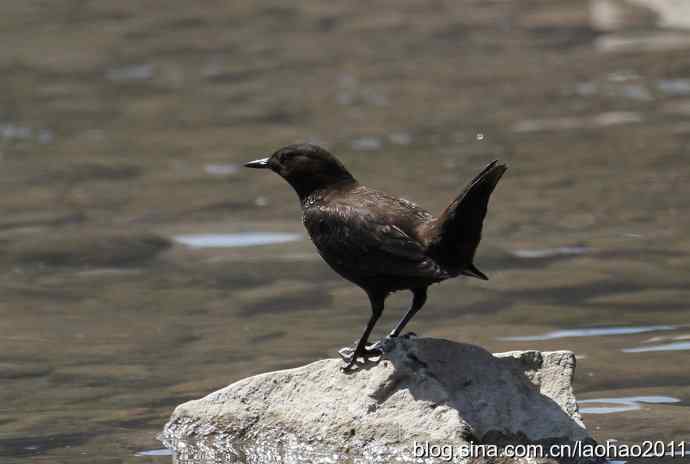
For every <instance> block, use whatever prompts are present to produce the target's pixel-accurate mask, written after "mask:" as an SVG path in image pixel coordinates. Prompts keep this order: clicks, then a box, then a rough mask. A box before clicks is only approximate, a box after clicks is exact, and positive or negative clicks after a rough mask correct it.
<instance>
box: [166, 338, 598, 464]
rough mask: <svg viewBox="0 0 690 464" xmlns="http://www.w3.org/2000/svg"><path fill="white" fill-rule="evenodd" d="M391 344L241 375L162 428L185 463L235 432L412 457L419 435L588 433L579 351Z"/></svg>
mask: <svg viewBox="0 0 690 464" xmlns="http://www.w3.org/2000/svg"><path fill="white" fill-rule="evenodd" d="M385 349H386V353H385V355H384V358H383V360H382V361H381V362H380V363H378V364H375V365H370V366H366V367H364V368H361V369H359V370H357V371H355V372H352V373H343V372H342V371H341V367H342V365H343V362H342V361H341V360H336V359H325V360H321V361H317V362H314V363H311V364H308V365H306V366H303V367H298V368H295V369H289V370H283V371H277V372H269V373H265V374H261V375H257V376H254V377H249V378H246V379H244V380H240V381H238V382H235V383H233V384H232V385H230V386H228V387H225V388H223V389H221V390H218V391H216V392H214V393H211V394H210V395H208V396H206V397H205V398H202V399H199V400H194V401H190V402H187V403H184V404H182V405H180V406H178V407H177V408H176V409H175V412H174V413H173V415H172V417H171V419H170V421H169V422H168V424H167V425H166V427H165V431H164V433H163V435H162V439H163V441H164V442H165V443H166V444H168V445H169V446H172V447H173V448H175V449H176V451H177V452H178V453H180V452H182V454H181V455H178V462H181V463H182V462H186V461H185V458H184V456H187V457H188V458H190V459H191V458H192V457H193V458H195V459H198V457H199V455H198V453H199V452H200V450H202V451H203V456H205V459H207V458H209V456H210V455H213V459H216V458H218V457H221V458H222V457H227V456H228V455H234V453H235V452H236V450H237V448H236V445H237V440H241V441H242V442H243V445H242V446H243V448H242V449H243V451H242V453H241V454H242V455H243V456H244V458H245V459H246V460H248V461H251V462H254V461H255V460H256V459H258V461H256V462H307V461H322V460H323V459H315V458H314V456H320V457H321V458H323V457H324V456H330V457H331V458H333V459H335V460H336V461H338V460H339V459H340V458H343V457H344V456H345V457H346V459H349V460H350V461H352V462H359V461H361V462H367V460H371V459H372V456H379V457H380V456H388V457H392V456H397V458H400V459H403V460H412V454H411V453H412V451H411V447H412V445H413V442H414V441H415V440H416V441H417V442H423V441H430V442H432V443H434V444H438V445H454V446H459V445H462V444H466V443H469V442H474V443H482V444H496V445H499V446H503V445H506V444H508V443H543V444H550V443H554V442H558V443H567V442H574V441H578V440H583V441H591V438H590V436H589V434H588V433H587V431H586V429H585V427H584V424H583V423H582V420H581V418H580V416H579V414H578V412H577V404H576V402H575V397H574V396H573V391H572V377H573V372H574V368H575V356H574V355H573V353H572V352H569V351H553V352H544V353H541V352H538V351H521V352H518V351H514V352H509V353H501V354H496V355H492V354H491V353H489V352H487V351H486V350H484V349H482V348H480V347H478V346H473V345H467V344H461V343H455V342H451V341H447V340H441V339H433V338H419V339H417V338H412V339H406V338H398V339H394V340H390V341H388V342H387V343H386V346H385ZM201 441H203V442H204V445H203V446H197V447H196V448H194V445H193V444H194V443H197V444H198V443H200V442H201ZM190 443H191V444H192V446H191V447H190ZM209 443H210V444H209ZM546 448H547V447H546ZM190 449H192V450H195V451H194V452H190ZM214 450H215V451H214ZM296 450H297V451H296ZM195 453H197V454H195ZM214 453H215V455H214ZM190 456H191V457H190ZM252 456H253V457H254V458H255V459H250V457H252ZM267 456H269V457H267ZM271 456H272V457H273V458H271ZM337 457H340V458H337ZM274 458H275V459H274ZM329 459H330V458H329ZM343 459H345V458H343ZM457 461H459V462H462V461H463V460H462V459H459V460H457ZM213 462H215V461H213ZM472 462H473V463H481V462H486V461H484V460H482V459H479V460H476V459H475V460H473V461H472ZM515 462H525V463H526V462H542V461H540V460H537V461H535V460H533V459H527V460H522V459H520V460H517V461H515ZM581 462H586V460H583V461H581Z"/></svg>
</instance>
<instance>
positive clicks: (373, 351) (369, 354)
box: [338, 345, 383, 371]
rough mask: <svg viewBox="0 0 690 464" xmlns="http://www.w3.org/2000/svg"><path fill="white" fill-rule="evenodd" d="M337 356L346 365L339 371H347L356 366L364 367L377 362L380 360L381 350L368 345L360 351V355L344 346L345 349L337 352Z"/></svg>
mask: <svg viewBox="0 0 690 464" xmlns="http://www.w3.org/2000/svg"><path fill="white" fill-rule="evenodd" d="M338 354H339V355H340V357H341V358H342V359H343V361H345V362H346V363H347V364H346V365H345V367H342V368H341V370H343V371H349V370H350V369H352V368H353V367H355V366H356V365H366V364H369V363H377V362H379V361H380V360H381V355H383V350H381V349H379V348H376V347H373V346H372V345H369V346H367V347H366V348H364V349H363V350H361V352H360V353H357V352H356V350H354V349H352V348H351V347H349V346H346V347H345V348H341V349H340V350H338ZM360 360H361V361H360Z"/></svg>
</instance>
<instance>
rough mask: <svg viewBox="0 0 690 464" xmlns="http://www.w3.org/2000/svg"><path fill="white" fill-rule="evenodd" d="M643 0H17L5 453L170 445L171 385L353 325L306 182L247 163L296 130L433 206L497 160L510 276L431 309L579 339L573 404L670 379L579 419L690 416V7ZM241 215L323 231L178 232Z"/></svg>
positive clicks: (454, 317) (214, 380) (146, 458)
mask: <svg viewBox="0 0 690 464" xmlns="http://www.w3.org/2000/svg"><path fill="white" fill-rule="evenodd" d="M658 1H661V0H658ZM636 3H637V4H641V3H645V2H640V1H637V2H636ZM647 3H649V2H647ZM662 3H663V2H662ZM667 3H668V2H667ZM675 3H676V4H677V5H680V4H681V3H680V2H675ZM624 4H625V2H618V1H614V0H610V1H609V0H594V1H592V2H588V1H582V0H550V1H542V0H524V1H520V2H504V1H485V0H482V1H478V0H477V1H474V0H472V1H467V2H441V3H434V4H429V5H425V6H424V7H422V6H421V5H420V4H418V3H416V2H407V1H401V2H396V4H395V5H391V4H375V5H370V4H367V5H364V4H362V5H360V4H357V3H338V4H326V3H323V2H300V3H298V4H296V5H286V4H282V3H271V2H259V3H251V4H244V3H241V2H240V3H237V2H219V3H204V5H203V7H201V6H199V5H197V4H195V3H191V2H180V1H177V0H171V1H167V2H165V3H160V4H158V3H155V2H154V3H150V4H149V3H147V8H143V7H142V6H141V5H140V2H134V1H129V0H125V1H121V2H109V1H105V0H96V1H91V2H81V1H72V0H57V1H52V2H42V3H36V2H24V1H18V0H17V1H8V2H4V3H3V14H2V16H1V17H0V27H2V31H3V47H2V50H0V66H1V67H2V72H1V73H0V88H1V89H2V91H1V92H0V210H1V211H2V215H1V216H0V244H1V245H2V247H1V248H0V295H2V298H1V299H0V381H1V382H2V388H0V400H1V404H2V408H1V411H2V412H1V414H0V461H1V462H3V463H10V464H13V463H18V462H26V461H30V462H37V463H43V462H45V463H55V462H60V463H70V464H72V463H77V464H82V463H84V464H86V463H89V464H106V463H122V462H124V463H166V464H167V463H170V462H171V457H170V456H167V455H166V454H165V453H161V454H159V453H156V452H153V453H152V452H151V451H156V450H159V449H160V447H161V445H160V443H159V442H158V441H157V440H156V438H155V437H156V434H157V433H158V432H159V431H160V430H161V428H162V426H163V424H164V423H165V421H166V420H167V418H168V416H169V414H170V412H171V411H172V409H173V408H174V406H175V405H177V404H179V403H181V402H183V401H186V400H189V399H192V398H197V397H199V396H201V395H204V394H206V393H208V392H210V391H212V390H214V389H217V388H219V387H221V386H224V385H226V384H228V383H230V382H232V381H235V380H237V379H240V378H243V377H246V376H248V375H252V374H255V373H258V372H262V371H267V370H272V369H277V368H286V367H291V366H297V365H300V364H303V363H306V362H309V361H313V360H315V359H319V358H322V357H324V356H335V353H336V350H337V349H338V348H340V347H341V346H344V345H347V344H350V343H351V342H352V341H353V340H354V339H355V338H357V337H358V336H359V334H360V331H361V330H362V328H363V324H364V323H365V320H366V318H367V316H368V312H369V309H368V308H367V303H366V298H365V296H364V294H363V292H361V291H360V290H359V289H357V288H355V287H353V286H352V285H350V284H348V283H347V282H344V281H343V280H342V279H340V278H339V277H338V276H337V275H336V274H334V273H333V272H332V271H330V270H329V269H328V268H327V266H326V265H325V264H324V263H323V262H322V261H321V259H320V258H319V257H318V255H317V254H316V252H315V251H314V249H313V247H312V245H311V243H310V242H309V241H308V240H306V235H305V232H304V230H303V229H302V225H301V220H300V217H299V207H298V204H297V201H296V196H295V195H294V193H293V192H291V191H290V190H289V187H288V186H287V185H286V184H285V183H284V182H283V181H282V180H280V179H279V178H277V177H276V176H272V175H269V174H268V173H265V172H260V171H259V172H257V171H251V172H245V170H243V169H241V168H238V166H241V164H242V163H243V162H245V161H248V160H252V159H256V158H258V157H261V156H265V155H266V154H268V153H270V152H271V151H272V150H274V149H275V148H277V147H280V146H282V145H285V144H287V143H292V142H295V141H303V140H307V141H311V142H316V143H320V144H323V145H325V146H327V147H329V148H330V149H332V150H333V151H334V152H335V153H336V154H338V155H339V156H340V158H341V159H342V160H343V162H344V163H345V164H346V165H347V166H348V167H349V168H350V169H351V170H352V172H353V173H354V174H355V175H356V176H357V177H358V178H359V179H360V180H361V181H362V182H364V183H367V184H370V185H372V186H375V187H377V188H380V189H382V190H385V191H389V192H392V193H396V194H399V195H402V196H405V197H407V198H410V199H413V200H415V201H416V202H418V203H419V204H421V205H423V206H425V207H427V208H429V209H430V210H433V211H440V210H441V209H442V208H444V207H445V206H446V205H447V204H448V202H449V201H450V200H451V199H452V198H453V197H454V196H455V195H457V194H458V193H459V192H460V191H461V190H462V188H463V186H464V183H465V182H466V181H467V180H468V179H470V178H471V177H472V176H473V175H474V174H475V173H476V172H477V171H478V170H480V169H481V168H482V167H483V166H484V165H485V164H486V163H488V162H489V161H491V160H493V159H501V160H503V161H505V162H507V163H508V164H509V166H510V170H509V171H508V173H507V175H506V176H505V177H504V179H503V180H502V181H501V183H500V185H499V186H498V188H497V190H496V192H495V194H494V196H493V198H492V202H491V206H490V211H489V215H488V218H487V222H486V227H485V230H484V238H483V241H482V244H481V246H480V248H479V250H478V255H477V265H478V267H479V268H480V269H482V270H483V271H484V272H485V273H487V274H488V275H489V276H490V278H491V280H490V281H488V282H480V281H477V280H461V279H456V280H453V281H449V282H445V283H443V284H441V285H438V286H434V287H433V288H432V289H431V292H430V298H429V301H428V303H427V306H426V307H425V309H424V311H422V312H421V313H420V314H419V315H418V316H417V317H416V318H415V320H414V321H413V323H412V325H411V326H410V328H411V330H414V331H415V332H417V333H419V334H420V335H422V334H423V335H426V336H438V337H446V338H449V339H452V340H458V341H464V342H469V343H476V344H480V345H482V346H484V347H486V348H487V349H490V350H493V351H507V350H517V349H528V348H534V349H541V350H549V349H572V350H574V351H575V352H576V353H577V354H578V359H579V365H578V368H577V373H576V379H575V388H576V391H577V395H578V399H580V400H588V399H602V398H606V399H610V398H613V399H616V398H617V399H625V398H630V397H643V396H646V397H655V396H658V397H669V398H674V399H677V400H679V401H678V402H674V403H649V402H648V403H644V402H642V403H639V409H637V408H636V409H634V410H627V411H624V412H617V413H613V412H612V413H610V414H589V413H587V414H584V420H585V422H586V424H587V425H588V427H589V428H590V429H591V430H592V432H593V433H594V435H595V437H596V438H598V439H600V440H605V439H608V438H616V439H618V440H621V441H624V442H629V443H638V442H641V441H643V440H664V441H670V440H682V439H687V438H688V435H689V433H690V371H688V369H687V368H686V367H685V366H687V365H688V350H687V348H686V347H687V340H686V339H684V338H683V337H685V336H687V335H689V334H690V330H688V327H689V325H688V324H690V313H689V312H688V309H689V308H688V304H689V303H688V301H690V288H689V287H688V276H689V275H690V169H689V168H688V161H689V159H690V157H689V154H690V92H688V82H690V53H688V52H689V51H690V32H689V30H688V29H687V24H689V23H688V22H687V21H685V22H684V21H683V18H684V17H683V14H682V12H680V11H679V12H677V14H675V15H669V14H668V13H666V11H667V10H666V9H665V10H664V14H654V13H653V12H650V11H649V10H645V9H644V8H640V7H639V6H638V7H635V8H632V7H621V5H624ZM607 8H608V9H607ZM621 8H623V9H622V10H621ZM247 171H248V170H247ZM247 233H250V234H288V235H289V236H291V237H292V236H295V237H296V236H300V237H303V238H304V239H302V240H292V241H283V242H282V243H270V244H263V243H262V244H261V245H259V244H258V243H256V242H253V243H247V242H242V240H243V239H242V240H240V243H243V244H244V245H251V246H225V245H228V244H229V242H224V246H220V247H203V246H201V247H194V246H187V245H184V244H183V243H179V242H177V241H176V240H175V237H180V236H186V237H190V236H191V237H197V238H198V237H204V236H208V235H211V234H223V236H225V237H226V238H227V237H228V236H229V237H233V238H232V239H231V240H230V242H231V243H230V244H237V243H238V242H236V241H233V240H235V239H236V238H237V237H245V238H246V237H247V235H243V234H247ZM280 236H282V235H280ZM271 237H276V236H275V235H272V236H271ZM202 242H204V239H203V238H202ZM204 243H208V242H204ZM408 300H409V295H407V294H397V295H395V296H394V297H392V298H390V299H389V300H388V309H387V311H386V313H384V316H383V318H382V320H381V321H380V324H379V327H378V330H377V333H376V335H381V334H384V333H385V331H386V329H389V328H390V327H391V326H392V325H393V324H394V322H395V321H396V320H397V318H398V317H399V316H400V314H401V313H402V312H403V308H404V307H405V306H406V305H408V304H409V301H408ZM650 327H651V328H652V329H650ZM655 327H656V328H655ZM659 327H662V328H659ZM602 328H604V329H605V332H602V331H601V330H602ZM630 328H645V330H633V331H632V332H631V329H630ZM647 329H649V330H647ZM554 333H555V334H557V335H558V334H560V335H558V336H554V335H553V334H554ZM564 333H565V334H566V335H565V336H563V334H564ZM583 333H584V334H588V335H589V336H574V335H573V334H575V335H577V334H583ZM543 334H547V335H548V334H550V335H549V336H544V335H543ZM568 334H570V335H568ZM526 337H527V338H526ZM530 337H531V338H530ZM535 337H537V338H535ZM659 337H662V338H659ZM669 346H670V347H671V348H669ZM679 347H680V348H679ZM626 401H627V400H626ZM585 404H586V403H585ZM583 407H584V406H583ZM587 407H590V406H587ZM585 412H586V410H585ZM672 462H680V461H679V460H678V459H674V460H673V461H672Z"/></svg>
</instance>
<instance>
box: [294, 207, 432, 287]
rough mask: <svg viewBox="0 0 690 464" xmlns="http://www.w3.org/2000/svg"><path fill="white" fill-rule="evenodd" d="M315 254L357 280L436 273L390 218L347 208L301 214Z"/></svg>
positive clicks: (317, 209) (418, 245) (418, 247)
mask: <svg viewBox="0 0 690 464" xmlns="http://www.w3.org/2000/svg"><path fill="white" fill-rule="evenodd" d="M305 225H306V226H307V229H308V230H309V233H310V235H311V237H312V240H313V241H314V243H315V244H316V247H317V248H318V250H319V253H320V254H321V256H323V258H324V259H325V260H326V262H328V263H329V264H330V265H331V266H332V267H334V268H335V269H336V270H343V271H345V272H354V273H357V275H360V276H408V277H425V278H434V277H435V276H437V274H438V273H439V272H440V269H439V268H438V266H437V265H436V263H435V262H434V261H433V260H432V259H431V258H429V257H428V256H427V255H426V253H425V248H424V247H423V245H422V244H421V243H419V242H418V241H417V240H415V239H414V238H412V237H410V235H408V234H407V233H405V232H404V231H403V229H402V228H401V227H399V226H397V225H395V224H394V223H392V222H391V218H390V217H386V216H381V215H380V214H375V213H373V212H372V211H371V210H369V209H367V208H358V207H354V206H350V205H338V206H337V207H334V206H328V205H319V206H316V207H315V208H314V210H313V211H312V212H311V213H310V212H308V211H307V212H305Z"/></svg>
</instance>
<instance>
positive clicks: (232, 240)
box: [174, 232, 302, 248]
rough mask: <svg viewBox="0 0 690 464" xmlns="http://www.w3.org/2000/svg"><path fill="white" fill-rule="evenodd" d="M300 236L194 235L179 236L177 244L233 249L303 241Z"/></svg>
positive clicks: (267, 233)
mask: <svg viewBox="0 0 690 464" xmlns="http://www.w3.org/2000/svg"><path fill="white" fill-rule="evenodd" d="M301 238H302V236H301V235H299V234H285V233H282V234H281V233H269V232H245V233H240V234H194V235H177V236H175V237H174V239H175V241H176V242H179V243H182V244H183V245H187V246H188V247H191V248H232V247H247V246H257V245H271V244H274V243H285V242H293V241H295V240H299V239H301Z"/></svg>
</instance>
